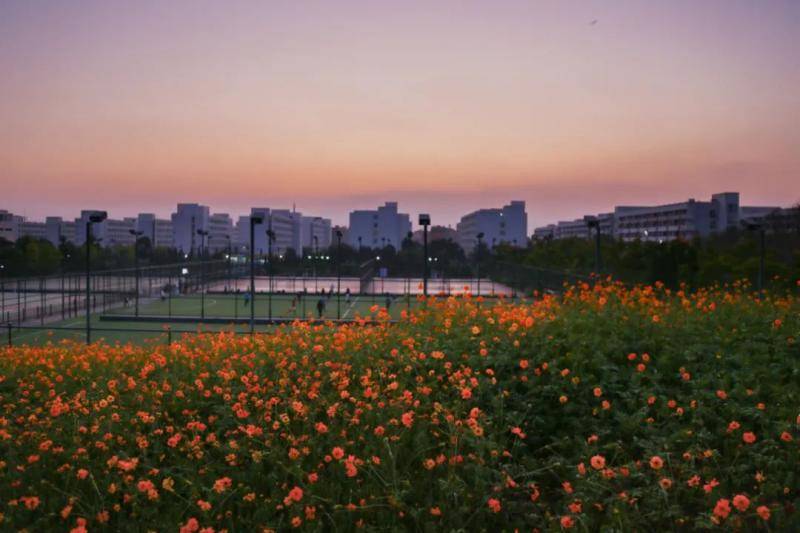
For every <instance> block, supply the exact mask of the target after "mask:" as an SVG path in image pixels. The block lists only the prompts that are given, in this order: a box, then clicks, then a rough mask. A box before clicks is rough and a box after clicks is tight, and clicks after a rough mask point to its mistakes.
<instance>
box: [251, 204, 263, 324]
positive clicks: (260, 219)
mask: <svg viewBox="0 0 800 533" xmlns="http://www.w3.org/2000/svg"><path fill="white" fill-rule="evenodd" d="M263 222H264V217H263V216H261V215H250V335H252V334H253V332H254V331H255V323H256V314H255V313H256V263H255V250H256V246H255V240H256V224H261V223H263Z"/></svg>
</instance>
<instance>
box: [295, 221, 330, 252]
mask: <svg viewBox="0 0 800 533" xmlns="http://www.w3.org/2000/svg"><path fill="white" fill-rule="evenodd" d="M331 235H332V233H331V221H330V219H328V218H322V217H311V216H305V215H301V214H300V213H295V216H294V245H293V247H294V249H295V251H296V252H297V253H298V254H300V253H302V251H303V250H305V249H309V250H314V249H316V250H326V249H327V248H328V247H329V246H330V245H331Z"/></svg>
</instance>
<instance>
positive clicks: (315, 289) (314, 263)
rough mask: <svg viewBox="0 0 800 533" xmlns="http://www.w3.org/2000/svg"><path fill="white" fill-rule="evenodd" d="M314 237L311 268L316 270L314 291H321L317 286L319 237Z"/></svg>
mask: <svg viewBox="0 0 800 533" xmlns="http://www.w3.org/2000/svg"><path fill="white" fill-rule="evenodd" d="M312 237H313V238H314V257H313V258H312V261H311V268H312V269H313V271H314V292H319V287H317V253H318V252H319V239H318V238H317V236H316V235H312Z"/></svg>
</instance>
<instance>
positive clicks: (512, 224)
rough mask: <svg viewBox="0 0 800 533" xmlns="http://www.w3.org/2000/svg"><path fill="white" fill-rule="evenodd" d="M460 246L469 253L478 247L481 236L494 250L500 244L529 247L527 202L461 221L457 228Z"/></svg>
mask: <svg viewBox="0 0 800 533" xmlns="http://www.w3.org/2000/svg"><path fill="white" fill-rule="evenodd" d="M456 232H457V234H458V243H459V244H460V245H461V247H462V248H463V249H464V251H466V252H467V253H469V252H471V251H472V250H473V248H475V246H477V244H478V235H479V234H481V233H483V237H482V241H483V243H485V244H486V246H488V247H489V248H490V249H491V248H494V247H495V246H497V245H498V244H510V245H512V246H520V247H525V246H527V245H528V214H527V213H526V212H525V202H523V201H513V202H511V203H509V204H508V205H505V206H503V207H502V208H500V209H479V210H478V211H473V212H472V213H469V214H468V215H464V216H463V217H461V221H460V222H459V223H458V225H457V226H456Z"/></svg>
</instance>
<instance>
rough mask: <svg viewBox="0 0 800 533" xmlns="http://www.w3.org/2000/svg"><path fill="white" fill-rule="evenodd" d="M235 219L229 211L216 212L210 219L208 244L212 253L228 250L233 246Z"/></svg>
mask: <svg viewBox="0 0 800 533" xmlns="http://www.w3.org/2000/svg"><path fill="white" fill-rule="evenodd" d="M233 231H234V229H233V219H231V217H230V215H229V214H228V213H214V214H213V215H211V218H210V219H209V229H208V237H207V239H208V240H207V241H206V244H207V245H208V250H209V251H210V252H211V253H215V252H219V251H222V250H227V249H228V246H233Z"/></svg>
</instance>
